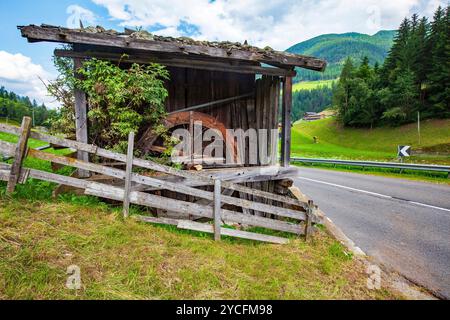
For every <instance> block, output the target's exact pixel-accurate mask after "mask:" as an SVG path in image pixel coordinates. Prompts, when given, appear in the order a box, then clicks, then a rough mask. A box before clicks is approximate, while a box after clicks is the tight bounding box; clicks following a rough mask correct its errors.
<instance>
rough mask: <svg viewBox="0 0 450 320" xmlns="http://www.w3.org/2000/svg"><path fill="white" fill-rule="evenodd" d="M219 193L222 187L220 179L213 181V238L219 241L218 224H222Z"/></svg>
mask: <svg viewBox="0 0 450 320" xmlns="http://www.w3.org/2000/svg"><path fill="white" fill-rule="evenodd" d="M221 194H222V188H221V183H220V180H218V179H217V180H215V181H214V240H215V241H220V226H221V225H222V217H221V210H222V209H221V207H222V201H221Z"/></svg>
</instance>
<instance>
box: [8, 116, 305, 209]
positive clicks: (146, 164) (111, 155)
mask: <svg viewBox="0 0 450 320" xmlns="http://www.w3.org/2000/svg"><path fill="white" fill-rule="evenodd" d="M0 131H3V132H8V133H12V134H16V135H18V134H20V132H19V131H20V130H19V128H17V127H14V126H10V125H7V124H2V123H0ZM30 136H31V137H32V138H34V139H37V140H41V141H45V142H49V143H53V144H56V145H61V146H65V147H68V148H73V149H77V150H82V151H86V152H89V153H92V154H95V155H97V156H99V157H103V158H108V159H112V160H115V161H120V162H126V155H124V154H120V153H115V152H112V151H110V150H106V149H102V148H99V147H97V146H95V145H90V144H85V143H81V142H77V141H73V140H68V139H62V138H58V137H54V136H49V135H45V134H42V133H39V132H34V131H32V132H31V133H30ZM0 143H1V142H0ZM9 147H10V146H9ZM9 147H4V148H9ZM4 150H7V149H4ZM133 165H135V166H138V167H142V168H146V169H151V170H155V171H159V172H163V173H166V174H170V175H174V176H177V177H182V178H185V179H190V180H192V181H197V182H198V183H201V184H204V185H213V184H214V180H213V178H212V177H211V176H209V175H208V174H204V173H198V172H197V173H192V172H189V171H183V170H178V169H175V168H172V167H169V166H165V165H162V164H159V163H156V162H153V161H150V160H144V159H139V158H134V159H133ZM237 170H238V171H236V174H237V175H241V174H240V173H239V172H240V171H239V170H251V168H240V169H237ZM255 170H259V175H261V176H264V175H265V174H267V173H268V172H270V171H271V170H274V167H270V166H268V167H258V168H255ZM279 170H281V169H279ZM293 174H294V173H293ZM270 175H271V174H270ZM220 179H221V180H222V187H223V188H226V189H232V190H235V191H238V192H244V193H247V194H257V195H258V196H261V197H266V198H268V199H272V200H276V201H279V202H283V203H289V204H294V205H298V206H303V207H304V208H306V203H304V202H301V201H299V200H297V199H292V198H289V197H285V196H280V195H276V194H271V193H269V192H264V191H260V190H255V189H252V188H249V187H245V186H241V185H239V184H236V183H233V182H228V181H223V180H224V178H223V177H220ZM280 179H281V177H280ZM238 182H244V181H238Z"/></svg>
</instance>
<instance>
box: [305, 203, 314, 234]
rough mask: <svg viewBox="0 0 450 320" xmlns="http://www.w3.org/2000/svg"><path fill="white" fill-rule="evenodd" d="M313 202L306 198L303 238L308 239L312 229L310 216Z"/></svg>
mask: <svg viewBox="0 0 450 320" xmlns="http://www.w3.org/2000/svg"><path fill="white" fill-rule="evenodd" d="M314 208H315V207H314V202H313V201H312V200H308V208H307V209H306V220H305V239H306V240H308V238H309V236H310V235H311V231H312V217H313V214H314Z"/></svg>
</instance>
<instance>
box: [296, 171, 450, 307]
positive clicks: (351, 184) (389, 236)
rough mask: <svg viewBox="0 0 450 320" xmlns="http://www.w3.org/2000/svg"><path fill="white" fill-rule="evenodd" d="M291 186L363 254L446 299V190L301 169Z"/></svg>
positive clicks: (449, 213) (449, 218)
mask: <svg viewBox="0 0 450 320" xmlns="http://www.w3.org/2000/svg"><path fill="white" fill-rule="evenodd" d="M295 183H296V185H297V186H298V187H299V188H300V190H301V191H302V192H303V193H305V194H306V195H308V196H309V197H310V198H311V199H313V200H314V202H315V203H316V204H317V205H319V207H320V208H321V209H322V211H323V212H324V213H325V214H326V215H327V216H328V217H329V218H330V219H331V220H333V222H334V223H335V224H336V225H337V226H338V227H340V228H341V229H342V230H343V231H344V233H345V234H346V235H347V236H348V237H349V238H350V239H352V240H353V241H354V242H355V244H356V245H357V246H359V247H360V248H361V249H362V250H363V251H364V252H365V253H366V254H368V255H369V256H371V257H373V258H374V259H375V260H376V261H377V262H380V263H382V264H384V265H385V266H387V267H388V268H391V269H393V270H395V271H397V272H398V273H400V274H402V275H403V276H405V277H406V278H408V279H410V280H411V281H413V282H415V283H417V284H420V285H422V286H424V287H426V288H428V289H430V290H432V291H433V292H435V293H437V294H438V295H440V296H441V297H445V298H447V299H450V186H448V185H439V184H432V183H425V182H415V181H410V180H404V179H396V178H385V177H378V176H371V175H364V174H356V173H347V172H338V171H331V170H321V169H313V168H305V167H300V168H299V174H298V176H297V177H295Z"/></svg>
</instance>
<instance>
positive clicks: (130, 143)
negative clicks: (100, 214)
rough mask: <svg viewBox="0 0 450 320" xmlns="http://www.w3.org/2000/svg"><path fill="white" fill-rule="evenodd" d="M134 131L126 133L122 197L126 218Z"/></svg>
mask: <svg viewBox="0 0 450 320" xmlns="http://www.w3.org/2000/svg"><path fill="white" fill-rule="evenodd" d="M133 153H134V132H130V134H129V135H128V150H127V167H126V170H125V194H124V198H123V216H124V217H125V218H128V216H129V213H130V191H131V174H132V173H133V158H134V154H133Z"/></svg>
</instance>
